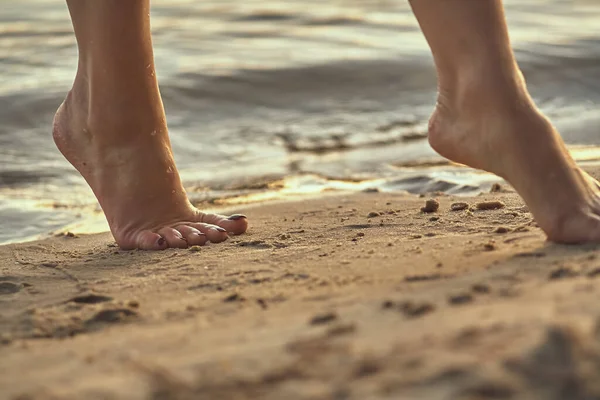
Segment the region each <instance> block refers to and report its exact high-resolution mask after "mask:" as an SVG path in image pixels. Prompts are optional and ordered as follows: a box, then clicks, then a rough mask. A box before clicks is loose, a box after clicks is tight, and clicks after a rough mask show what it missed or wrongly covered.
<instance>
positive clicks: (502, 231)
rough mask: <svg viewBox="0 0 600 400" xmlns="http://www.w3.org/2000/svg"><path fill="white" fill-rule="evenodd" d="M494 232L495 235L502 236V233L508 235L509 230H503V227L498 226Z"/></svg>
mask: <svg viewBox="0 0 600 400" xmlns="http://www.w3.org/2000/svg"><path fill="white" fill-rule="evenodd" d="M494 232H495V233H500V234H502V233H508V232H509V229H508V228H505V227H503V226H499V227H497V228H496V230H495V231H494Z"/></svg>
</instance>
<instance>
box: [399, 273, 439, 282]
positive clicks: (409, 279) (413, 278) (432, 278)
mask: <svg viewBox="0 0 600 400" xmlns="http://www.w3.org/2000/svg"><path fill="white" fill-rule="evenodd" d="M441 278H442V275H441V274H428V275H409V276H405V277H404V281H405V282H424V281H435V280H438V279H441Z"/></svg>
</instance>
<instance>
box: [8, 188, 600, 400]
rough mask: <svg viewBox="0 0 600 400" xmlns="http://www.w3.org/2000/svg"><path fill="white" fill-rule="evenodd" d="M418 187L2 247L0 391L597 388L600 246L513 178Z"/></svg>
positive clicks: (518, 391)
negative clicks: (136, 237)
mask: <svg viewBox="0 0 600 400" xmlns="http://www.w3.org/2000/svg"><path fill="white" fill-rule="evenodd" d="M425 200H427V198H419V197H418V196H416V195H406V194H393V193H392V194H391V193H354V194H343V195H337V194H333V195H328V196H323V197H320V198H315V199H308V200H302V201H294V202H283V203H278V204H260V205H259V204H256V205H239V206H237V207H238V208H237V211H242V212H245V213H247V214H248V216H249V218H250V221H251V228H250V230H249V232H248V233H247V234H246V235H242V236H236V237H233V238H232V239H231V240H230V241H228V242H226V243H223V244H219V245H210V246H207V247H205V248H201V249H199V251H191V250H167V251H164V252H142V251H121V250H119V249H117V248H115V247H114V243H113V242H112V238H111V237H110V235H109V234H107V233H104V234H95V235H79V236H76V237H68V236H63V237H52V238H49V239H45V240H42V241H37V242H29V243H21V244H11V245H5V246H0V268H1V272H0V276H1V277H0V310H2V311H0V339H1V340H0V342H1V343H2V344H0V351H1V352H2V357H0V370H2V371H3V373H2V374H0V387H1V388H3V389H2V390H0V399H4V398H6V399H13V398H15V396H17V395H29V396H30V397H28V398H32V399H50V398H52V399H76V398H86V399H96V398H97V399H100V398H103V399H106V398H111V399H113V398H114V399H134V400H135V399H157V398H178V399H192V398H193V399H202V398H207V399H209V398H210V399H215V398H240V399H251V398H261V399H280V398H290V399H332V398H336V399H337V398H343V399H364V398H373V399H391V398H394V399H396V398H428V399H440V400H441V399H446V398H448V397H449V396H455V397H453V398H457V399H463V398H464V399H467V398H482V399H485V398H511V399H531V398H539V399H546V398H548V396H554V397H553V398H561V399H562V398H565V399H566V398H569V399H576V398H580V397H578V396H580V395H581V393H584V394H589V395H592V396H593V395H598V394H599V392H598V386H597V383H596V382H597V381H598V380H599V379H600V375H599V374H598V372H597V371H599V370H600V369H599V368H595V369H594V368H588V367H586V366H593V365H600V355H599V353H598V351H597V348H596V346H597V345H598V341H597V339H596V336H595V329H596V324H597V323H598V319H597V315H598V311H599V310H598V306H597V293H596V292H597V290H598V281H597V278H596V277H597V276H599V277H600V272H598V257H599V256H600V248H599V247H598V246H591V245H586V246H560V245H554V244H550V243H548V242H546V241H545V237H544V235H543V233H542V232H541V231H540V230H539V229H538V228H537V227H536V226H535V223H534V222H533V221H532V220H531V215H530V214H529V213H528V212H527V210H526V208H524V207H523V203H522V201H521V200H520V198H518V196H516V194H514V193H511V192H510V189H508V190H505V191H501V192H497V193H488V194H482V195H480V196H475V197H463V196H461V197H454V196H447V195H441V196H439V197H438V200H439V202H440V208H439V210H438V211H437V212H435V213H423V212H421V211H420V208H421V207H423V206H424V204H425ZM484 201H491V202H502V203H503V204H504V205H505V206H504V207H502V208H500V209H495V210H485V211H479V210H473V211H469V210H462V211H450V207H451V204H452V203H454V202H467V203H469V204H470V205H475V204H477V203H480V202H484ZM376 214H378V215H376ZM590 363H591V364H590ZM596 363H598V364H596ZM22 371H28V374H23V372H22ZM498 393H499V394H498ZM562 394H564V396H562ZM500 395H503V396H504V397H493V396H500ZM561 396H562V397H561ZM565 396H566V397H565Z"/></svg>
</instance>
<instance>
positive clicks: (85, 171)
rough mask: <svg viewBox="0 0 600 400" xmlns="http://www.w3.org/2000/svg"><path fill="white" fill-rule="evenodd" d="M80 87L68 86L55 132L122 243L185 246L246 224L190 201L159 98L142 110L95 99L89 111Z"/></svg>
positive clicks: (219, 238)
mask: <svg viewBox="0 0 600 400" xmlns="http://www.w3.org/2000/svg"><path fill="white" fill-rule="evenodd" d="M80 93H83V95H81V94H80ZM85 93H86V91H85V90H81V91H80V92H78V91H77V90H75V89H74V90H72V91H71V92H70V93H69V95H68V96H67V99H66V100H65V102H64V103H63V104H62V105H61V107H60V108H59V110H58V112H57V113H56V116H55V119H54V132H53V134H54V140H55V142H56V145H57V146H58V148H59V150H60V151H61V152H62V154H63V155H64V156H65V157H66V158H67V160H69V162H71V164H73V166H74V167H75V168H77V170H78V171H79V172H80V173H81V175H83V177H84V178H85V180H86V181H87V182H88V184H89V185H90V186H91V188H92V190H93V191H94V193H95V195H96V197H97V198H98V201H99V202H100V205H101V206H102V209H103V210H104V213H105V215H106V218H107V219H108V224H109V226H110V229H111V232H112V234H113V236H114V238H115V240H116V241H117V243H118V244H119V246H120V247H121V248H123V249H136V248H139V249H145V250H161V249H166V248H169V247H175V248H186V247H188V246H192V245H204V244H205V243H206V242H207V241H210V242H213V243H217V242H222V241H224V240H226V239H227V237H228V235H227V234H228V232H229V233H233V234H241V233H243V232H245V231H246V229H247V226H248V223H247V221H246V217H245V216H243V215H232V216H230V217H225V216H222V215H216V214H205V213H202V212H200V211H199V210H197V209H196V208H194V207H193V206H192V205H191V204H190V202H189V200H188V198H187V196H186V193H185V191H184V189H183V186H182V184H181V181H180V178H179V173H178V172H177V169H176V167H175V163H174V161H173V156H172V154H171V145H170V142H169V137H168V134H167V127H166V121H165V118H164V114H163V111H162V104H160V101H158V103H159V104H156V106H155V107H151V109H152V110H151V111H152V112H150V113H148V114H145V115H141V114H139V113H138V115H136V112H135V111H131V112H130V111H129V110H123V109H121V110H119V109H118V107H119V106H118V105H117V106H116V107H115V108H114V109H112V110H107V107H106V106H104V107H103V106H102V105H99V106H97V107H95V109H97V110H98V111H95V112H96V114H95V115H88V111H87V110H88V109H89V107H88V104H89V101H88V99H87V98H86V96H85ZM108 108H109V107H108ZM107 111H108V112H107ZM132 131H134V132H135V134H131V133H132ZM201 166H202V159H201V158H199V160H198V167H199V168H201Z"/></svg>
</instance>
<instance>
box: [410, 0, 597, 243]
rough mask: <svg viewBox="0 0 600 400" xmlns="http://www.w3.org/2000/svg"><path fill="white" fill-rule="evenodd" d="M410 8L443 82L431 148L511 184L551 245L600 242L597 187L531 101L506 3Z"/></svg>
mask: <svg viewBox="0 0 600 400" xmlns="http://www.w3.org/2000/svg"><path fill="white" fill-rule="evenodd" d="M411 6H412V8H413V11H414V13H415V15H416V17H417V19H418V21H419V24H420V25H421V29H422V30H423V33H424V34H425V37H426V39H427V41H428V43H429V46H430V47H431V51H432V53H433V57H434V60H435V65H436V69H437V75H438V91H439V93H438V100H437V105H436V107H435V111H434V112H433V115H432V116H431V120H430V124H429V142H430V143H431V146H432V147H433V148H434V149H435V150H436V151H437V152H438V153H440V154H441V155H442V156H444V157H447V158H449V159H450V160H453V161H456V162H458V163H462V164H466V165H469V166H471V167H474V168H479V169H483V170H486V171H489V172H493V173H495V174H497V175H499V176H501V177H502V178H504V179H506V180H507V181H508V182H509V183H510V184H511V185H512V186H513V187H514V188H515V189H516V191H517V192H518V193H519V194H520V195H521V197H523V199H524V200H525V203H526V204H527V206H528V207H529V209H530V211H531V212H532V214H533V216H534V217H535V219H536V222H537V223H538V224H539V226H540V227H541V228H542V229H543V230H544V232H545V233H546V234H547V236H548V238H549V239H550V240H552V241H555V242H560V243H583V242H598V241H600V191H599V189H598V183H597V182H596V181H595V180H594V179H592V178H591V177H590V176H589V175H587V174H586V173H585V172H584V171H582V170H581V169H580V168H579V167H578V166H577V165H576V164H575V162H574V160H573V159H572V158H571V156H570V155H569V153H568V151H567V149H566V147H565V145H564V143H563V141H562V139H561V137H560V135H559V134H558V132H556V130H555V129H554V127H553V126H552V124H551V123H550V121H549V120H548V119H547V118H546V117H545V116H544V115H543V114H542V113H541V112H540V111H539V110H538V109H537V107H536V106H535V104H534V102H533V100H532V99H531V96H530V95H529V93H528V91H527V87H526V85H525V80H524V78H523V75H522V74H521V72H520V70H519V67H518V65H517V62H516V60H515V57H514V54H513V51H512V49H511V45H510V41H509V37H508V28H507V25H506V20H505V16H504V9H503V5H502V1H501V0H443V1H441V0H411Z"/></svg>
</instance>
